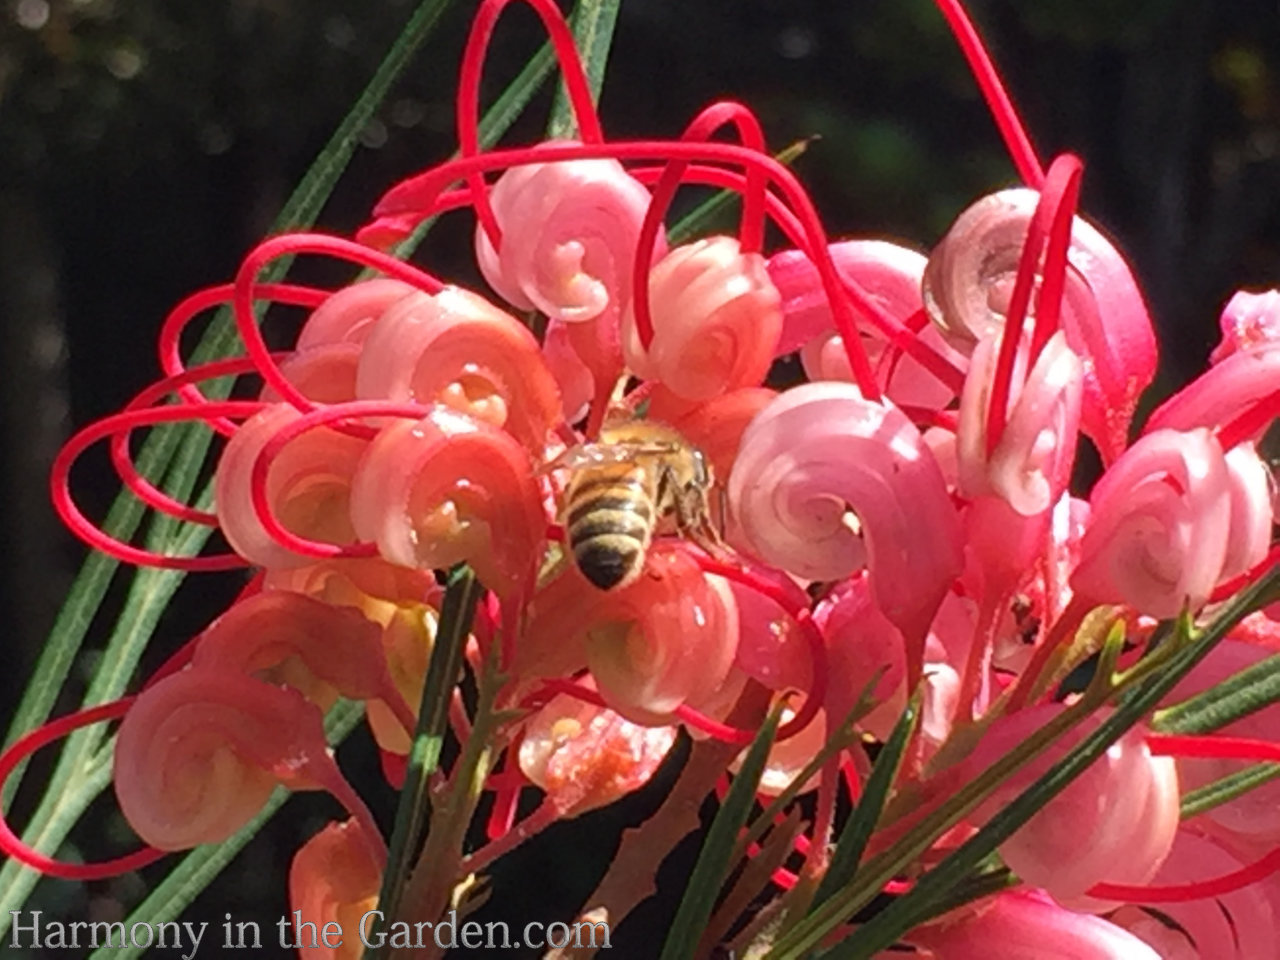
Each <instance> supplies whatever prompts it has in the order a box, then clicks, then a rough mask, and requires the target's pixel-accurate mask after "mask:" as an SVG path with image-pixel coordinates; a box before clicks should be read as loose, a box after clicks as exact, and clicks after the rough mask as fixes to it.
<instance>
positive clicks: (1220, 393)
mask: <svg viewBox="0 0 1280 960" xmlns="http://www.w3.org/2000/svg"><path fill="white" fill-rule="evenodd" d="M1277 383H1280V343H1273V342H1268V343H1265V344H1262V345H1260V346H1255V347H1254V348H1253V349H1251V350H1241V351H1239V352H1236V353H1232V354H1229V355H1228V356H1226V357H1223V358H1222V359H1221V360H1220V361H1219V362H1218V363H1216V364H1215V365H1214V366H1212V367H1210V368H1209V369H1208V370H1206V371H1205V372H1204V373H1202V374H1200V376H1198V377H1196V379H1194V380H1192V381H1191V382H1190V383H1189V384H1187V385H1186V386H1185V387H1183V388H1182V389H1181V390H1179V391H1178V392H1177V393H1175V394H1174V395H1173V396H1171V397H1170V398H1169V399H1168V400H1166V401H1165V402H1164V403H1162V404H1161V405H1160V406H1159V407H1157V408H1156V410H1155V412H1153V413H1152V414H1151V418H1150V419H1149V420H1148V421H1147V426H1146V432H1147V433H1151V432H1153V431H1155V430H1191V429H1193V428H1195V427H1212V428H1217V427H1220V426H1222V425H1224V424H1226V423H1229V422H1230V421H1231V420H1233V419H1234V418H1235V417H1236V416H1238V415H1239V414H1240V413H1241V412H1242V411H1244V410H1247V409H1249V408H1250V407H1252V406H1254V405H1255V404H1257V403H1258V402H1259V401H1262V400H1264V399H1265V398H1267V397H1269V396H1271V395H1272V394H1274V393H1275V391H1276V384H1277ZM1268 425H1269V424H1266V423H1264V424H1262V427H1263V429H1264V430H1265V428H1266V426H1268ZM1259 432H1260V433H1261V432H1262V431H1259ZM1253 439H1255V440H1257V439H1260V437H1257V436H1255V437H1254V438H1253Z"/></svg>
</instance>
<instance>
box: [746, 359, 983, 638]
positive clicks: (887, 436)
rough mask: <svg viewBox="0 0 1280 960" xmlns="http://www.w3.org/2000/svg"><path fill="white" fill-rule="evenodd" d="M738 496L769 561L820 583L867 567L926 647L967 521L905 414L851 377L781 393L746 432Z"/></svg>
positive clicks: (750, 532)
mask: <svg viewBox="0 0 1280 960" xmlns="http://www.w3.org/2000/svg"><path fill="white" fill-rule="evenodd" d="M729 501H730V505H731V507H732V509H733V511H734V514H735V516H736V517H737V519H738V521H739V523H741V525H742V533H743V537H744V543H743V546H745V547H746V548H747V549H748V550H749V551H750V552H752V553H754V554H755V555H757V556H759V557H761V558H762V559H764V560H765V561H767V562H768V563H772V564H774V565H775V566H780V567H782V568H783V569H785V570H788V571H789V572H791V573H793V574H795V575H797V576H800V577H804V578H807V579H814V580H838V579H843V578H844V577H847V576H849V575H850V574H852V573H854V572H856V571H857V570H860V569H862V568H863V567H864V566H865V567H867V568H868V569H869V570H870V574H871V591H872V595H873V597H874V598H875V601H876V605H877V606H878V607H879V608H880V610H881V611H882V612H883V613H884V615H885V616H886V617H888V619H889V620H890V621H891V622H892V623H894V624H895V625H896V626H897V627H898V628H899V629H901V630H902V631H903V633H904V635H905V636H906V637H907V640H908V644H909V645H910V644H916V645H918V646H917V649H919V650H923V644H924V638H925V634H926V632H927V630H928V625H929V623H930V622H931V621H932V619H933V615H934V613H935V612H936V611H937V608H938V604H939V603H941V601H942V597H943V595H944V594H945V593H946V591H947V589H948V588H949V587H950V585H951V582H952V581H953V580H954V579H955V578H956V576H958V575H959V573H960V570H961V569H962V568H963V559H962V557H961V547H960V524H959V519H958V517H957V515H956V512H955V509H954V507H953V506H952V504H951V499H950V496H949V495H948V493H947V489H946V485H945V482H944V480H943V477H942V472H941V471H940V470H939V468H938V465H937V463H936V462H935V461H934V459H933V454H932V452H931V451H930V450H929V447H928V446H927V445H926V444H925V442H924V440H923V439H922V438H921V436H920V432H919V431H918V430H917V429H916V428H915V426H914V425H913V424H912V423H911V422H910V420H908V419H907V417H906V416H905V415H903V413H902V412H901V411H900V410H898V409H897V408H896V407H894V406H892V405H891V404H887V403H874V402H872V401H869V400H866V399H864V398H863V397H862V395H861V394H860V393H859V391H858V389H857V388H856V387H855V386H853V385H852V384H844V383H821V384H805V385H802V386H799V387H794V388H792V389H791V390H788V391H786V392H785V393H783V394H780V395H779V396H778V398H777V399H775V400H774V401H773V402H772V403H771V404H770V405H769V406H768V407H766V408H765V409H764V410H763V411H762V412H761V413H760V414H759V415H758V416H757V417H756V419H755V420H754V421H752V423H751V425H750V426H749V427H748V428H747V430H746V432H745V433H744V434H743V437H742V446H741V449H740V450H739V453H738V459H737V462H736V463H735V464H734V468H733V473H732V474H731V475H730V477H729ZM918 662H919V661H918V660H917V663H918Z"/></svg>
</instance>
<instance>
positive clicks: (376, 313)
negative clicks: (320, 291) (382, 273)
mask: <svg viewBox="0 0 1280 960" xmlns="http://www.w3.org/2000/svg"><path fill="white" fill-rule="evenodd" d="M416 292H417V289H416V288H415V287H412V286H410V285H409V284H407V283H405V282H404V281H402V280H392V279H391V278H390V277H380V278H378V279H375V280H365V281H363V282H362V283H353V284H351V285H350V286H347V287H343V288H342V289H341V290H339V291H337V292H336V293H334V294H333V296H331V297H329V299H327V300H326V301H325V302H324V303H322V304H320V306H318V307H316V309H315V310H313V311H312V313H311V316H309V317H308V318H307V322H306V323H305V324H303V326H302V329H301V330H300V331H299V332H298V342H297V345H296V348H297V349H298V350H307V349H309V348H311V347H318V346H323V345H325V344H331V343H354V344H361V343H364V340H365V337H367V336H368V335H369V330H370V329H371V328H372V326H373V324H374V322H375V321H377V319H378V318H379V317H381V316H382V315H383V314H384V313H385V312H386V310H387V308H388V307H390V306H391V305H392V304H393V303H395V302H396V301H397V300H401V299H403V298H404V297H406V296H408V295H409V294H411V293H416Z"/></svg>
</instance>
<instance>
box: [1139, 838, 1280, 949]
mask: <svg viewBox="0 0 1280 960" xmlns="http://www.w3.org/2000/svg"><path fill="white" fill-rule="evenodd" d="M1250 859H1251V858H1249V857H1243V858H1242V857H1241V856H1239V855H1237V854H1236V853H1234V852H1232V851H1231V850H1229V849H1228V848H1227V847H1226V846H1224V845H1223V844H1222V842H1221V841H1219V840H1216V839H1214V838H1211V837H1205V836H1199V835H1197V834H1196V833H1194V832H1192V831H1191V830H1190V829H1182V830H1179V831H1178V833H1177V838H1176V839H1175V841H1174V844H1173V849H1172V850H1171V851H1170V853H1169V856H1168V857H1167V858H1166V859H1165V861H1164V863H1163V864H1162V865H1161V867H1160V869H1159V870H1158V871H1157V872H1156V874H1155V876H1154V877H1152V879H1151V881H1150V885H1151V886H1155V887H1160V886H1165V885H1171V884H1172V885H1180V884H1188V883H1196V882H1198V881H1200V880H1203V879H1205V878H1206V877H1217V876H1223V875H1225V874H1229V873H1234V872H1235V871H1237V870H1240V869H1241V868H1242V867H1244V866H1246V865H1247V864H1248V863H1249V862H1250ZM1153 906H1154V907H1155V909H1156V910H1157V911H1158V914H1159V916H1160V917H1164V918H1168V920H1171V921H1172V922H1173V924H1174V925H1175V926H1170V925H1169V924H1168V923H1166V922H1164V921H1163V920H1155V922H1154V923H1153V922H1152V921H1153V917H1152V914H1150V913H1147V912H1145V911H1139V910H1137V909H1135V908H1134V907H1125V908H1123V909H1121V910H1119V911H1117V912H1116V914H1115V915H1114V919H1115V921H1116V922H1117V923H1120V924H1122V925H1123V926H1125V927H1126V928H1128V929H1130V930H1132V931H1133V932H1134V933H1136V934H1137V935H1138V936H1140V937H1142V938H1143V939H1144V940H1147V941H1148V942H1149V943H1151V944H1152V945H1153V946H1156V947H1158V948H1159V949H1160V956H1161V957H1163V958H1165V960H1261V958H1263V957H1273V956H1275V949H1276V938H1277V935H1280V913H1277V908H1278V907H1280V899H1277V896H1276V889H1275V879H1274V878H1269V879H1268V880H1265V881H1262V882H1261V883H1253V884H1250V885H1249V886H1247V887H1244V888H1242V889H1240V890H1235V891H1233V892H1231V893H1228V894H1223V895H1222V896H1219V897H1208V898H1204V899H1198V900H1185V901H1174V902H1161V903H1158V904H1154V905H1153Z"/></svg>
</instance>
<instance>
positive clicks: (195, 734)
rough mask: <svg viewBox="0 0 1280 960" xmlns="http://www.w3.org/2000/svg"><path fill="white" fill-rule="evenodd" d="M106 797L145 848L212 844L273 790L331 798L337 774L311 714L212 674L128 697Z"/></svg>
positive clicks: (288, 693) (295, 701) (248, 681)
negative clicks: (320, 790) (112, 794)
mask: <svg viewBox="0 0 1280 960" xmlns="http://www.w3.org/2000/svg"><path fill="white" fill-rule="evenodd" d="M114 779H115V788H116V797H117V798H118V799H119V801H120V809H121V811H122V812H123V813H124V815H125V818H126V819H127V820H128V821H129V824H130V826H132V827H133V829H134V830H135V831H137V834H138V836H140V837H142V839H143V840H145V841H146V842H147V843H149V844H151V845H152V846H153V847H159V848H160V849H162V850H185V849H188V848H190V847H194V846H197V845H198V844H202V843H220V842H222V841H223V840H225V839H227V838H228V837H229V836H231V835H232V834H233V833H235V832H236V831H237V830H239V829H240V828H241V827H242V826H244V825H245V824H246V823H247V822H248V821H249V820H250V819H251V818H252V817H253V816H254V815H255V814H257V812H258V811H259V810H260V809H262V805H263V804H264V803H266V802H267V798H268V797H269V796H270V795H271V791H272V790H274V789H275V787H276V786H277V785H279V784H285V785H286V786H289V787H291V788H293V789H296V790H313V789H316V788H317V787H321V786H324V787H327V788H329V789H332V788H333V784H334V783H335V782H337V781H340V779H341V774H340V773H338V770H337V767H335V766H334V765H333V758H332V757H331V756H330V755H329V752H328V746H327V744H326V743H325V739H324V723H323V717H322V716H321V713H320V709H319V708H318V707H316V706H315V704H312V703H309V702H308V701H306V700H304V699H303V698H302V695H301V694H299V693H298V692H297V691H296V690H291V689H289V688H288V687H278V686H273V685H271V684H269V683H263V682H262V681H261V680H255V679H254V678H252V677H248V676H245V675H244V674H243V673H234V672H230V671H226V670H221V669H212V668H205V669H189V670H184V671H182V672H181V673H177V674H174V675H173V676H170V677H166V678H165V679H164V680H161V681H159V682H158V683H156V684H154V685H153V686H151V687H148V688H147V689H146V690H144V691H143V692H142V693H140V694H139V695H138V698H137V700H136V701H135V702H134V703H133V705H132V706H131V707H130V708H129V712H128V713H127V714H125V717H124V720H123V722H122V723H121V724H120V734H119V739H118V740H117V741H116V749H115V770H114Z"/></svg>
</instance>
